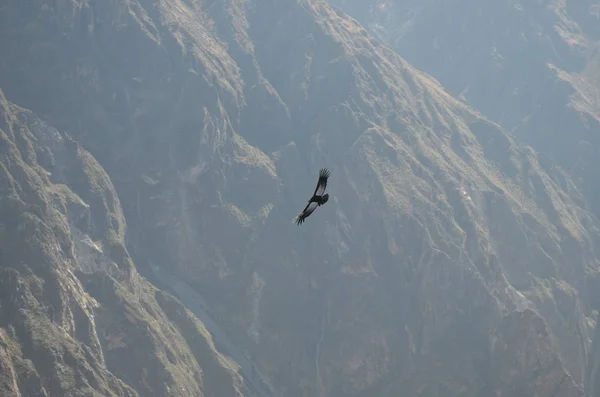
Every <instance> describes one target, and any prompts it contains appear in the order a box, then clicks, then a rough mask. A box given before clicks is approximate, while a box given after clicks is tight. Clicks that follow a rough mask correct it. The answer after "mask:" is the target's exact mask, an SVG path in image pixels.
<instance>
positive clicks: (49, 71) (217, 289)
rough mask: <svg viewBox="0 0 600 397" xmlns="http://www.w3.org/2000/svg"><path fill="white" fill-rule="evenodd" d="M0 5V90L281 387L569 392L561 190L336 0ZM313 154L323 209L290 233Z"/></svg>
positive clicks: (578, 366) (580, 365)
mask: <svg viewBox="0 0 600 397" xmlns="http://www.w3.org/2000/svg"><path fill="white" fill-rule="evenodd" d="M34 16H35V18H34ZM0 18H1V19H0V29H1V31H0V34H2V35H3V37H9V38H10V40H7V41H6V42H5V43H3V44H2V48H0V50H1V51H2V53H3V54H5V55H6V57H5V58H4V61H3V62H1V63H0V87H3V88H4V89H5V91H6V92H7V95H9V97H10V98H11V100H14V101H15V102H17V103H18V104H19V105H22V106H25V107H28V108H31V109H33V110H34V111H35V112H38V113H39V114H40V115H42V116H43V117H44V118H45V119H47V120H50V121H52V123H53V124H55V125H57V126H58V127H60V128H61V129H64V130H65V131H72V132H73V135H75V138H76V140H77V142H79V143H80V144H81V145H82V146H83V147H85V148H86V149H87V150H89V151H90V152H91V153H92V154H93V155H94V157H95V158H96V159H98V161H99V162H100V163H101V164H102V166H103V167H104V169H106V171H107V174H108V175H109V177H110V180H111V181H112V183H113V184H114V185H115V187H116V191H117V192H118V196H119V201H120V203H121V205H122V209H123V214H124V217H125V219H126V220H127V232H126V233H127V234H126V236H127V250H128V252H131V255H132V257H133V259H134V261H135V264H136V265H137V268H138V269H139V271H140V272H142V273H144V274H146V275H147V276H148V278H151V272H150V271H149V269H151V267H154V266H158V267H160V268H167V269H168V270H169V271H171V272H173V273H175V275H176V276H177V277H179V279H180V280H185V281H186V282H187V283H188V284H190V285H192V286H193V287H194V288H195V289H196V290H197V291H198V292H199V293H200V294H201V296H202V297H203V300H204V301H205V302H206V305H207V306H208V309H209V311H210V314H211V315H212V316H213V317H214V318H215V319H216V321H217V322H218V323H219V325H220V326H221V328H223V329H224V330H225V331H226V332H227V334H228V335H227V336H228V339H229V340H231V341H232V343H233V344H235V345H236V346H238V347H240V348H241V349H242V350H246V351H247V352H248V356H249V357H250V358H251V359H252V361H253V362H254V363H255V364H256V366H257V368H258V369H259V370H260V372H262V373H264V374H265V375H266V376H267V378H268V380H269V381H270V383H271V384H272V385H273V388H274V389H275V390H276V392H277V393H279V394H280V395H284V396H298V395H315V394H317V395H328V396H361V395H381V396H390V395H397V394H399V393H402V394H403V395H407V396H418V395H421V396H425V395H427V396H459V395H460V396H465V395H467V396H478V395H482V394H484V395H487V394H493V393H496V394H497V395H511V394H512V395H521V396H534V395H539V396H550V395H555V396H561V397H563V396H564V397H567V396H580V395H582V390H581V381H580V378H581V376H582V373H583V372H584V370H585V368H584V367H585V363H586V360H587V349H588V347H589V338H590V337H589V332H590V329H591V328H592V327H593V326H594V322H595V313H594V312H593V310H592V307H591V304H590V302H591V301H592V300H593V296H594V293H595V292H594V291H596V290H597V289H596V288H597V284H598V281H597V273H598V258H597V257H596V256H595V253H594V249H595V247H597V245H598V241H599V238H598V231H597V229H596V224H595V221H594V219H593V218H592V217H591V216H590V215H589V214H588V213H587V212H586V211H585V210H584V209H583V207H584V204H583V200H582V198H581V194H580V193H579V192H578V190H577V189H576V188H575V186H574V184H573V182H572V181H571V180H570V179H569V177H568V176H566V175H565V174H564V173H562V172H561V171H560V170H550V168H547V169H548V171H545V168H546V167H544V166H543V165H542V164H540V162H541V161H542V160H540V159H538V157H537V155H536V153H535V152H534V151H532V150H531V149H529V148H527V147H522V146H520V145H518V144H517V143H516V142H515V141H514V139H513V138H511V137H510V136H509V135H508V133H507V132H506V131H505V130H503V129H502V128H501V127H500V126H499V125H497V124H494V123H492V122H490V121H488V120H486V119H485V118H484V117H483V116H482V115H480V114H478V113H477V112H476V111H474V110H473V109H471V108H469V107H467V106H466V105H464V104H462V103H460V102H458V101H457V100H455V99H453V98H452V97H451V96H449V95H448V94H447V93H446V92H444V90H443V89H442V88H441V87H440V86H439V84H437V83H436V82H435V81H433V80H432V79H431V78H429V77H428V76H425V75H424V74H422V73H420V72H419V71H418V70H416V69H414V68H413V67H411V66H410V65H408V64H407V63H406V62H405V61H404V60H403V59H402V58H400V57H399V56H398V55H397V54H395V53H394V52H392V51H391V50H390V49H388V48H386V47H383V46H381V45H379V44H377V43H376V41H375V40H374V39H373V38H372V37H371V36H369V34H368V33H367V32H366V31H365V30H364V29H363V28H362V27H360V26H359V25H358V24H356V22H355V21H353V20H352V19H350V18H349V17H348V16H347V15H345V14H344V13H342V12H341V11H339V10H334V9H332V8H331V7H329V6H328V5H327V4H326V3H325V2H321V1H315V2H312V1H311V2H306V1H302V2H296V1H291V0H290V1H269V0H256V1H253V2H242V1H234V0H229V1H222V2H198V1H192V0H189V1H170V2H167V1H158V0H157V1H153V0H152V1H151V0H145V1H130V2H126V3H124V2H116V1H115V2H108V3H107V2H99V1H89V2H87V3H85V4H81V5H74V4H73V3H59V4H58V5H48V4H46V5H45V6H42V5H33V4H31V5H28V6H27V7H21V6H20V3H17V2H10V3H8V4H7V6H6V7H4V9H3V11H2V13H1V14H0ZM34 19H35V23H31V24H28V23H27V21H31V20H34ZM17 42H18V43H19V44H16V43H17ZM38 92H39V93H43V95H37V93H38ZM13 98H14V99H13ZM322 166H326V167H328V168H330V169H331V170H332V177H331V179H330V180H331V182H330V188H329V189H330V191H331V193H330V194H331V200H330V202H329V203H328V204H327V205H326V206H324V207H322V208H321V209H319V211H318V213H315V215H314V216H311V218H310V219H309V221H307V222H306V224H304V225H303V226H302V227H301V228H298V227H297V226H295V225H293V224H292V223H291V221H290V220H291V218H292V217H293V216H294V215H295V214H296V213H297V212H298V211H299V210H301V208H302V207H303V206H304V205H305V200H306V199H308V195H309V194H310V191H311V189H313V188H314V182H315V177H316V170H318V169H319V168H320V167H322ZM158 281H160V280H158ZM159 302H160V300H159ZM114 310H115V311H117V313H119V312H120V311H121V310H123V309H121V308H120V307H115V309H114ZM169 318H174V317H169ZM128 332H129V331H128ZM522 341H526V343H523V342H522ZM198 360H200V359H198ZM515 365H516V366H518V368H520V369H521V370H520V371H517V372H516V373H515V371H513V366H515ZM571 374H573V375H571ZM136 390H137V389H136ZM552 393H554V394H552Z"/></svg>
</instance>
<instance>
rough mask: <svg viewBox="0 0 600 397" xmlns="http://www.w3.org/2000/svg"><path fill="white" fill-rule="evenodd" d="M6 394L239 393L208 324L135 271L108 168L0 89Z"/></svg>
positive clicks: (0, 339)
mask: <svg viewBox="0 0 600 397" xmlns="http://www.w3.org/2000/svg"><path fill="white" fill-rule="evenodd" d="M0 147H1V148H2V149H1V152H0V171H1V173H0V175H1V177H0V180H1V182H0V226H1V227H0V229H1V234H2V235H1V238H0V254H1V257H0V272H1V274H2V277H0V282H1V283H2V285H1V286H0V302H1V305H0V367H2V371H1V373H2V377H1V378H0V390H2V393H1V394H2V395H3V396H7V397H8V396H21V395H27V396H46V395H48V396H55V395H61V396H84V395H85V396H138V395H144V396H168V395H173V396H199V395H231V396H236V395H237V396H242V395H243V394H242V391H243V390H244V386H243V384H242V382H241V379H240V378H239V375H237V373H236V372H235V366H234V365H232V364H231V363H228V362H227V360H226V359H225V358H224V357H223V356H221V355H220V354H219V353H218V352H217V351H216V349H215V347H214V345H213V343H212V340H211V337H210V335H209V334H208V333H207V332H206V330H205V329H204V326H203V325H202V324H201V323H200V322H199V321H198V320H197V319H195V318H193V317H192V316H191V315H190V314H189V312H186V311H185V309H184V308H183V306H182V305H181V304H180V303H179V302H177V301H175V300H174V299H173V298H172V297H170V296H169V295H167V294H165V293H163V292H160V291H158V290H156V288H154V287H152V286H151V285H149V284H148V283H147V282H146V281H145V280H143V279H142V278H140V276H139V275H138V274H137V272H136V271H135V268H134V267H133V263H132V261H131V259H130V257H129V255H128V253H127V250H126V248H125V246H124V234H125V221H124V218H123V214H122V212H121V208H120V206H119V200H118V198H117V195H116V193H115V191H114V189H113V187H112V184H111V182H110V179H109V178H108V175H107V174H106V173H105V172H104V170H103V169H102V168H101V167H100V165H99V164H98V163H97V162H96V160H95V159H94V158H93V157H92V156H91V155H90V154H89V153H88V152H86V151H85V150H84V149H82V148H81V147H80V146H79V145H78V144H77V143H76V142H75V141H73V140H72V139H71V138H70V137H68V136H65V135H64V134H62V133H60V132H59V131H57V130H55V129H53V128H51V127H49V126H48V125H46V124H45V123H43V122H42V121H41V120H39V119H38V118H37V117H36V116H35V115H34V114H32V113H31V112H30V111H27V110H24V109H22V108H19V107H17V106H15V105H12V104H11V103H9V102H7V101H6V99H5V97H4V95H3V94H2V92H1V91H0Z"/></svg>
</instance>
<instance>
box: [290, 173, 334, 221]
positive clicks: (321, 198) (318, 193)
mask: <svg viewBox="0 0 600 397" xmlns="http://www.w3.org/2000/svg"><path fill="white" fill-rule="evenodd" d="M329 175H331V174H330V173H329V171H328V170H327V168H321V170H320V171H319V181H318V182H317V187H316V188H315V192H314V193H313V195H312V197H311V198H310V200H308V204H307V205H306V207H304V209H303V210H302V212H301V213H299V214H298V215H297V216H296V217H295V218H294V222H296V224H298V225H301V224H302V222H304V220H305V219H306V218H308V216H309V215H310V214H312V213H313V211H314V210H316V209H317V207H320V206H322V205H323V204H325V203H326V202H327V200H329V194H323V193H325V188H326V187H327V178H329Z"/></svg>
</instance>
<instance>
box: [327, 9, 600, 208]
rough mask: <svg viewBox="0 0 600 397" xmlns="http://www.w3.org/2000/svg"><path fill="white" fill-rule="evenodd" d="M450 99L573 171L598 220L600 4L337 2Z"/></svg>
mask: <svg viewBox="0 0 600 397" xmlns="http://www.w3.org/2000/svg"><path fill="white" fill-rule="evenodd" d="M331 2H332V3H334V4H336V5H338V6H340V7H342V8H343V9H344V10H345V11H346V12H349V13H350V14H351V15H353V16H354V17H356V18H357V19H358V20H359V21H360V22H361V23H363V24H364V25H365V26H368V27H369V31H370V32H372V33H373V34H374V35H376V36H377V37H378V38H379V39H381V40H383V41H384V42H385V43H387V44H388V45H390V46H391V47H392V48H393V49H394V50H396V51H397V52H398V53H399V54H400V55H401V56H403V57H404V58H405V59H406V60H407V61H408V62H410V63H411V64H413V65H414V66H416V67H417V68H419V69H421V70H423V71H425V72H427V73H430V74H432V75H433V76H434V77H435V78H437V79H438V80H439V81H440V82H441V83H442V84H443V85H444V87H445V88H446V89H448V91H449V92H450V93H452V95H454V96H456V97H458V98H459V99H461V100H463V101H465V102H466V103H468V104H470V105H472V106H474V107H475V108H476V109H478V110H480V111H481V112H482V113H483V114H484V115H485V116H486V117H487V118H489V119H491V120H493V121H495V122H497V123H499V124H500V125H502V126H503V127H504V128H506V129H507V130H508V131H510V132H512V133H513V134H514V135H515V136H516V137H517V138H518V139H521V140H523V141H525V142H527V143H528V144H530V145H531V146H532V147H533V148H534V149H535V150H536V151H538V152H540V153H541V154H543V155H544V156H547V157H548V158H550V159H552V160H553V161H554V162H555V163H557V164H559V165H561V166H562V167H563V168H564V169H566V170H568V171H569V172H570V173H571V174H572V175H573V176H574V178H575V181H576V182H579V186H580V188H581V189H582V191H584V192H585V194H586V196H587V197H589V206H590V208H591V209H592V210H593V211H594V212H595V213H596V215H598V214H600V207H599V204H598V203H600V190H599V188H598V184H597V183H595V181H596V172H595V170H596V169H597V168H598V166H599V164H598V160H597V159H598V158H600V157H598V147H600V132H599V131H600V91H599V88H598V87H600V84H599V81H600V63H599V61H600V58H599V54H600V52H599V49H600V29H599V28H598V27H599V26H600V11H599V10H600V4H599V3H598V2H597V1H596V0H584V1H574V0H565V1H550V0H543V1H538V2H521V1H495V2H490V3H485V4H484V3H482V2H479V1H474V0H457V1H439V0H429V1H414V0H371V1H359V0H332V1H331Z"/></svg>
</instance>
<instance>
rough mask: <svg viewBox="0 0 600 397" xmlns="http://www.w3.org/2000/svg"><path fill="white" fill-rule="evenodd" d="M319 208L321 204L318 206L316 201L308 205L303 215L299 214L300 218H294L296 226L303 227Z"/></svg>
mask: <svg viewBox="0 0 600 397" xmlns="http://www.w3.org/2000/svg"><path fill="white" fill-rule="evenodd" d="M318 206H319V204H317V203H316V202H315V201H312V202H310V203H308V204H307V205H306V207H304V209H303V210H302V212H301V213H299V214H298V216H296V217H295V218H294V222H296V224H298V225H301V224H302V222H304V220H305V219H306V218H308V216H309V215H310V214H312V213H313V211H314V210H315V209H316V208H317V207H318Z"/></svg>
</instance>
